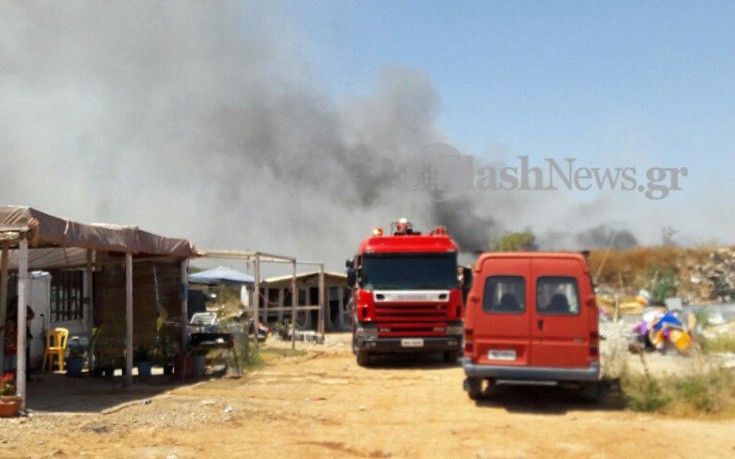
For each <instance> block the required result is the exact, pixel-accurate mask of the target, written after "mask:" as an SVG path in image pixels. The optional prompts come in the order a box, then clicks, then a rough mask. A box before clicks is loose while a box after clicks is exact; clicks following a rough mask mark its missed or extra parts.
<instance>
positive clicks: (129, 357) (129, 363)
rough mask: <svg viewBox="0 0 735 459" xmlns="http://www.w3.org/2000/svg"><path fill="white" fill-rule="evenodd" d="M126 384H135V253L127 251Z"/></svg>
mask: <svg viewBox="0 0 735 459" xmlns="http://www.w3.org/2000/svg"><path fill="white" fill-rule="evenodd" d="M125 331H126V339H125V385H126V386H128V387H130V386H132V385H133V254H132V253H130V252H126V253H125Z"/></svg>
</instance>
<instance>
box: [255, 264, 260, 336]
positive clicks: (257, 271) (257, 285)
mask: <svg viewBox="0 0 735 459" xmlns="http://www.w3.org/2000/svg"><path fill="white" fill-rule="evenodd" d="M253 277H255V280H254V283H253V315H254V316H255V317H254V319H255V321H254V323H253V325H254V326H255V332H254V334H255V349H258V330H259V328H260V254H259V253H256V254H255V269H254V276H253Z"/></svg>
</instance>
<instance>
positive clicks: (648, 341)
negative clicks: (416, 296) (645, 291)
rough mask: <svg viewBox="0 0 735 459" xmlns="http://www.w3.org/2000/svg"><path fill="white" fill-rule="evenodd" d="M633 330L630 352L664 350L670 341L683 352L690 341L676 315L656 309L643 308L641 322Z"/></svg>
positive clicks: (689, 336) (687, 347)
mask: <svg viewBox="0 0 735 459" xmlns="http://www.w3.org/2000/svg"><path fill="white" fill-rule="evenodd" d="M633 331H634V332H635V334H636V339H635V341H634V342H632V343H630V345H629V350H630V351H631V352H641V351H644V350H649V351H651V350H658V351H661V352H665V350H666V346H667V344H668V343H672V344H673V345H674V346H675V347H676V350H677V351H679V352H681V353H685V352H686V351H687V350H688V349H689V347H690V346H691V343H692V338H691V335H690V334H689V332H688V330H687V329H686V327H685V326H684V323H683V322H682V321H681V320H680V319H679V318H678V317H677V316H676V315H674V314H673V313H671V312H661V311H659V310H657V309H649V310H645V311H644V312H643V315H642V320H641V322H640V323H638V325H636V326H635V327H634V328H633Z"/></svg>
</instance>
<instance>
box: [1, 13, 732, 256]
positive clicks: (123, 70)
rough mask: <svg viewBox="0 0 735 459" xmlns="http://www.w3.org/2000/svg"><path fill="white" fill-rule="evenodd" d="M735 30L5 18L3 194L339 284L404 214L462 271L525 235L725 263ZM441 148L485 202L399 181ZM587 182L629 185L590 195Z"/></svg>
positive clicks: (415, 17) (548, 22)
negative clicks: (305, 266) (649, 193)
mask: <svg viewBox="0 0 735 459" xmlns="http://www.w3.org/2000/svg"><path fill="white" fill-rule="evenodd" d="M733 20H735V4H732V3H731V2H703V3H699V4H694V3H691V2H632V1H621V2H574V1H564V2H527V1H520V2H495V1H472V2H471V1H467V2H451V3H450V2H439V1H416V2H388V1H344V2H342V1H340V2H338V1H328V0H321V1H316V0H315V1H309V2H295V1H278V2H277V1H268V2H247V1H241V2H233V1H212V2H204V3H202V2H193V1H177V2H174V1H170V2H158V3H154V2H145V1H137V0H133V1H125V2H123V1H113V2H108V3H105V4H104V5H102V4H99V3H97V2H91V1H70V2H65V3H64V4H63V5H59V4H49V3H46V2H36V1H30V2H26V1H16V0H4V1H2V2H0V155H2V157H3V159H4V165H5V170H6V174H5V176H6V177H5V179H4V180H2V181H0V196H2V201H3V203H4V204H22V205H30V206H33V207H36V208H39V209H40V210H43V211H46V212H49V213H52V214H55V215H62V216H67V217H69V218H73V219H77V220H81V221H86V222H109V223H118V224H125V225H137V226H140V227H142V228H144V229H147V230H149V231H153V232H158V233H161V234H165V235H170V236H179V237H187V238H189V239H191V240H192V241H193V242H194V243H195V244H196V245H197V246H199V247H202V248H220V249H241V250H245V249H258V250H263V251H268V252H272V253H280V254H285V255H296V256H298V257H300V258H302V259H310V260H324V261H326V262H327V264H328V267H329V268H331V269H336V270H339V269H342V268H341V266H343V260H344V259H345V258H349V257H351V255H352V253H353V252H354V250H355V249H356V247H357V244H358V243H359V240H360V239H361V238H362V237H364V236H366V235H368V234H369V233H370V230H371V228H372V227H374V226H384V227H386V226H388V224H389V223H390V222H391V221H395V220H397V219H398V218H399V217H408V218H410V219H412V220H414V221H415V223H416V225H417V226H418V227H419V228H422V229H428V228H430V227H433V226H436V225H445V226H447V227H448V228H449V230H450V232H451V233H452V234H453V235H454V236H455V237H456V238H457V239H458V241H459V242H460V245H461V246H463V248H464V249H465V251H466V252H467V253H470V254H471V253H473V252H474V251H476V250H485V249H487V247H488V246H489V241H491V240H492V239H493V238H497V237H498V235H500V234H502V233H503V232H505V231H520V230H523V229H526V228H528V229H531V230H532V231H534V233H535V234H536V235H537V238H538V239H539V243H540V246H541V247H542V248H547V249H554V250H559V249H580V248H585V247H582V245H585V246H588V245H590V244H592V245H593V246H599V247H605V246H606V245H607V244H608V243H609V241H610V240H611V239H612V237H613V236H614V235H615V234H616V233H618V234H623V233H625V235H626V236H630V237H625V238H623V237H620V238H618V240H619V241H621V240H626V241H634V242H637V243H639V244H660V243H661V242H662V229H663V228H672V229H673V230H674V233H673V240H674V242H676V243H678V244H681V245H685V246H693V245H698V244H710V243H712V244H733V242H734V240H733V239H734V238H733V236H732V231H731V227H732V225H731V221H732V219H731V218H730V217H729V216H730V215H733V213H734V211H735V204H733V202H732V200H729V199H727V197H728V196H730V195H732V194H733V192H734V191H735V181H733V180H730V177H731V175H732V173H731V172H730V170H729V167H728V166H730V161H729V159H730V157H731V156H732V152H733V150H734V149H735V130H734V129H733V126H735V114H734V113H735V111H734V110H733V108H735V91H733V87H732V82H733V81H735V28H733V27H731V25H732V23H733ZM436 145H442V146H443V147H442V148H444V151H449V150H451V152H453V153H452V154H454V155H457V156H459V157H464V158H467V157H471V158H472V167H471V175H469V176H467V175H463V176H462V180H464V182H463V183H465V182H471V183H472V187H470V188H462V189H459V190H458V189H455V188H452V189H450V190H448V191H447V190H445V191H443V192H440V193H437V192H436V190H431V189H425V188H421V187H419V189H415V187H412V186H408V185H407V182H408V181H410V180H407V179H406V176H405V175H401V173H400V171H401V170H403V169H401V168H400V166H401V165H402V164H406V163H405V162H401V161H406V158H408V161H409V164H415V161H420V162H421V161H425V160H426V158H429V157H430V156H431V155H430V153H431V152H432V151H433V150H431V149H432V148H434V147H432V146H436ZM417 158H418V160H417ZM521 158H525V161H526V162H528V163H529V164H530V165H531V166H538V167H542V168H544V173H545V174H546V175H545V176H544V177H543V178H542V180H546V181H548V180H549V177H548V167H547V162H546V159H550V160H553V161H556V162H557V163H558V164H561V165H562V166H563V165H564V164H567V163H565V162H564V161H565V158H571V159H574V162H573V164H574V167H575V168H576V169H575V171H577V169H580V168H581V169H584V170H582V171H581V172H580V174H581V176H580V177H581V179H580V181H579V182H574V186H572V187H571V188H572V189H565V188H563V187H561V188H558V187H557V189H556V190H549V189H546V190H538V189H519V187H518V186H516V187H513V182H512V181H507V180H506V181H502V180H501V179H500V178H499V175H498V174H499V173H500V171H501V170H502V169H503V168H515V170H516V175H517V176H518V175H522V173H519V172H518V170H520V169H521V167H522V166H521V164H522V163H523V161H524V160H523V159H521ZM410 161H414V162H410ZM420 164H424V163H423V162H421V163H420ZM595 168H597V169H599V170H601V171H602V172H604V171H605V170H611V171H613V172H614V170H615V168H621V169H623V168H628V169H629V170H630V169H635V171H636V174H634V175H635V178H636V183H635V186H633V187H630V188H631V189H628V190H621V189H619V188H618V189H616V190H615V191H612V190H610V189H607V188H606V189H602V190H599V189H597V188H599V187H597V188H596V187H595V186H589V185H590V184H594V183H595V179H594V178H589V177H587V179H586V180H585V176H589V174H590V173H591V172H590V171H591V170H592V169H595ZM651 168H668V169H672V170H674V169H675V170H679V171H682V170H685V173H683V172H679V175H680V177H679V182H678V188H679V189H677V190H672V191H670V192H669V193H668V194H667V196H666V197H665V198H663V199H650V198H648V197H646V185H647V184H648V182H647V181H646V177H645V175H646V173H647V171H649V169H651ZM440 169H441V168H440ZM397 171H398V172H397ZM439 172H440V175H441V174H442V173H445V172H446V171H445V170H443V169H442V170H440V171H439ZM488 174H489V175H488ZM493 174H496V175H494V176H493ZM489 176H493V177H494V179H495V181H494V182H493V186H490V187H489V188H488V187H484V188H483V187H480V186H477V185H478V184H480V183H481V181H480V179H481V178H483V177H485V178H487V177H489ZM482 183H488V182H482ZM556 183H557V184H559V183H560V180H559V178H558V177H557V180H556ZM639 185H640V186H642V187H643V188H642V190H643V191H640V192H639V191H638V187H639ZM503 187H506V189H501V188H503ZM507 188H510V189H507ZM520 188H522V187H520ZM587 188H589V189H587ZM468 256H469V255H468Z"/></svg>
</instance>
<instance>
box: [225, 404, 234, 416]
mask: <svg viewBox="0 0 735 459" xmlns="http://www.w3.org/2000/svg"><path fill="white" fill-rule="evenodd" d="M233 411H234V408H232V407H231V406H228V407H225V414H229V413H232V412H233Z"/></svg>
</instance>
